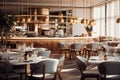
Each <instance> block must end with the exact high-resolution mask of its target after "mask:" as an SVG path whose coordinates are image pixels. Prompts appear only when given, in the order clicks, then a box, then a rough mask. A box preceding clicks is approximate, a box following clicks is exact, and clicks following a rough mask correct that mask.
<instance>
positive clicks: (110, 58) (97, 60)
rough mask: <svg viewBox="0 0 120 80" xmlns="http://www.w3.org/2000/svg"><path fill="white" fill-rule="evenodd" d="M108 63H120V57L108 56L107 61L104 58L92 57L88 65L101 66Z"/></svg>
mask: <svg viewBox="0 0 120 80" xmlns="http://www.w3.org/2000/svg"><path fill="white" fill-rule="evenodd" d="M107 61H117V62H118V61H119V62H120V56H107V59H104V56H102V57H100V56H90V58H89V60H88V63H90V64H100V63H102V62H107Z"/></svg>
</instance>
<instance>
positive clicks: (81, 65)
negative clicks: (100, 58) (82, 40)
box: [75, 56, 99, 80]
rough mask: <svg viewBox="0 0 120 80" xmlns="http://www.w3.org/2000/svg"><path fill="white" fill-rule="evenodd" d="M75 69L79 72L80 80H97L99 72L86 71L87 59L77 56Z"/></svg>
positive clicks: (93, 70)
mask: <svg viewBox="0 0 120 80" xmlns="http://www.w3.org/2000/svg"><path fill="white" fill-rule="evenodd" d="M75 61H76V65H77V69H79V70H80V73H81V79H80V80H85V78H96V79H97V80H99V72H98V70H97V69H88V70H87V59H86V58H84V57H82V56H77V57H76V59H75Z"/></svg>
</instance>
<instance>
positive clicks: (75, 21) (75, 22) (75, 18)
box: [73, 0, 78, 24]
mask: <svg viewBox="0 0 120 80" xmlns="http://www.w3.org/2000/svg"><path fill="white" fill-rule="evenodd" d="M75 7H76V0H74V9H75V17H74V19H73V20H74V21H73V23H74V24H77V20H78V18H77V17H76V8H75Z"/></svg>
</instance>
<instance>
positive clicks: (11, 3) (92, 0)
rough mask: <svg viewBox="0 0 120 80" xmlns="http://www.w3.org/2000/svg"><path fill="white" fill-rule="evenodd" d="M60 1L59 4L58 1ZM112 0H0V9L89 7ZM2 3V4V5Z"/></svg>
mask: <svg viewBox="0 0 120 80" xmlns="http://www.w3.org/2000/svg"><path fill="white" fill-rule="evenodd" d="M59 1H61V4H60V3H59ZM83 1H84V3H83ZM105 1H113V0H0V9H3V7H4V8H5V9H6V10H7V11H13V10H18V9H21V8H22V7H23V8H30V7H31V8H32V7H33V8H35V7H38V8H39V7H48V8H50V10H54V9H56V8H57V9H58V8H59V7H61V8H63V9H66V8H70V7H76V8H81V7H91V6H93V5H97V4H100V3H103V2H105ZM3 4H4V5H3Z"/></svg>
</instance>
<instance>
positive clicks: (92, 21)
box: [90, 2, 96, 25]
mask: <svg viewBox="0 0 120 80" xmlns="http://www.w3.org/2000/svg"><path fill="white" fill-rule="evenodd" d="M91 4H92V3H91ZM93 7H94V2H93ZM90 23H91V25H95V24H96V20H95V19H91V20H90Z"/></svg>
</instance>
